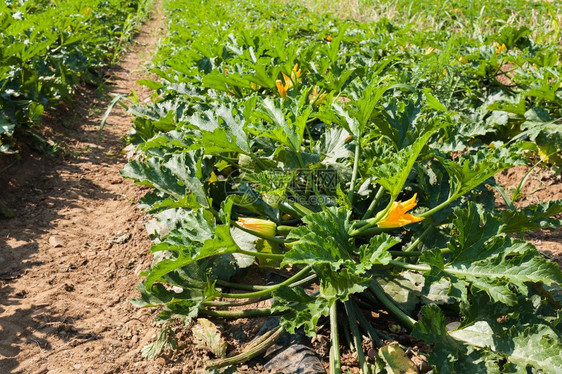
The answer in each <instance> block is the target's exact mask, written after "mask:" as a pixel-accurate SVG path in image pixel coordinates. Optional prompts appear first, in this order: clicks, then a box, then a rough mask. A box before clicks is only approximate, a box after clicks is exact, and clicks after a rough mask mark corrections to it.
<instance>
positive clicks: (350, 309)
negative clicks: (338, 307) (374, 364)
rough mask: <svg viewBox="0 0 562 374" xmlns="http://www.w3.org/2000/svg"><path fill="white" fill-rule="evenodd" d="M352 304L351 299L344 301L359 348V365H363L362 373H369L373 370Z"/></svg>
mask: <svg viewBox="0 0 562 374" xmlns="http://www.w3.org/2000/svg"><path fill="white" fill-rule="evenodd" d="M350 304H351V301H349V300H348V301H346V302H345V303H344V305H345V310H346V312H347V315H348V316H349V328H350V329H351V334H352V335H353V342H354V345H355V349H356V350H357V358H358V359H359V365H360V366H361V373H363V374H369V373H370V372H371V370H370V369H369V365H368V364H367V361H366V360H365V354H364V353H363V338H362V336H361V333H360V332H359V328H358V327H357V319H358V317H357V316H356V315H355V310H354V309H353V306H352V305H350Z"/></svg>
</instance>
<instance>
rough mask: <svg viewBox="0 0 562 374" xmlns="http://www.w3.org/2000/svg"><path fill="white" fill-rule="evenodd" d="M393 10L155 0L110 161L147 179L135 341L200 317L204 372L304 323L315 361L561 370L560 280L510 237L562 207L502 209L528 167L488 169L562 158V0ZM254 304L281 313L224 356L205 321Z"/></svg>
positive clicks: (545, 165) (164, 340)
mask: <svg viewBox="0 0 562 374" xmlns="http://www.w3.org/2000/svg"><path fill="white" fill-rule="evenodd" d="M311 3H314V2H311ZM335 3H336V4H340V5H343V4H344V3H348V4H351V3H353V4H355V5H356V6H358V7H359V8H358V9H359V10H360V11H359V14H363V15H365V14H367V10H369V9H370V10H373V9H375V10H376V9H379V10H381V9H383V6H384V4H378V3H368V2H361V3H354V2H344V1H339V2H335ZM309 4H310V3H309ZM315 4H316V6H317V7H319V8H321V7H322V4H323V2H321V1H320V2H316V3H315ZM318 4H320V5H318ZM392 4H393V7H392V10H393V13H392V14H390V13H387V14H386V16H385V14H384V13H382V12H379V13H377V12H374V14H378V18H377V17H373V19H371V21H373V22H365V23H361V22H358V21H356V20H352V19H347V20H342V19H339V18H336V17H333V16H330V15H325V14H323V13H321V12H311V11H308V10H307V9H306V8H304V7H303V6H301V5H295V4H294V3H282V4H280V3H274V4H265V3H264V2H258V1H254V0H244V1H231V0H223V1H220V2H216V1H194V0H168V1H165V3H164V6H165V9H166V12H167V17H168V36H167V38H166V40H165V41H164V42H163V45H161V46H160V49H159V52H158V54H157V56H156V58H155V59H154V61H153V62H154V65H155V67H154V68H153V70H152V71H153V72H154V73H155V74H156V75H157V76H158V79H157V80H146V81H143V82H142V84H144V85H146V86H147V87H149V88H151V89H153V90H154V94H153V100H152V102H151V103H150V104H138V103H137V104H135V105H132V106H131V107H130V112H131V113H133V114H134V116H135V120H134V126H133V130H132V132H131V134H130V139H129V140H130V142H132V143H133V144H135V145H136V146H137V148H136V149H137V156H136V158H135V159H134V160H133V161H131V162H130V163H129V164H128V165H127V166H126V167H125V169H124V170H123V171H122V174H123V175H124V176H125V177H127V178H131V179H134V180H135V181H137V182H138V183H140V184H143V185H146V186H149V187H151V188H152V189H151V192H149V193H148V194H146V196H144V197H143V198H142V200H141V206H142V208H144V209H146V210H147V211H148V212H149V214H150V215H151V217H152V220H151V222H150V224H149V225H148V229H149V231H150V234H151V235H153V239H154V243H155V244H154V246H153V247H152V252H153V253H154V261H153V264H152V266H151V267H150V268H149V269H147V270H146V271H145V272H144V273H143V276H144V281H143V282H142V284H141V285H140V286H139V290H140V293H141V297H139V298H138V299H136V300H134V304H135V305H137V306H139V307H157V308H159V310H160V314H159V315H158V323H159V324H161V326H162V331H161V333H160V335H159V337H158V340H157V341H156V342H155V343H154V344H152V345H150V346H148V347H146V348H145V350H144V354H145V356H148V357H153V356H156V355H158V354H159V353H160V352H161V351H163V350H166V349H173V348H174V347H175V345H176V343H177V339H176V337H175V336H174V331H177V329H176V327H175V326H176V323H177V320H180V321H182V322H184V323H185V325H190V324H191V323H192V322H193V321H197V319H198V318H199V317H202V318H204V321H205V323H204V324H201V322H200V323H199V325H197V326H199V327H198V328H199V329H203V330H204V331H206V334H207V335H205V333H203V335H205V336H207V338H206V339H203V341H204V342H205V344H207V349H208V351H209V352H210V353H209V354H210V355H211V356H214V357H215V358H214V359H213V360H210V361H207V362H206V363H205V365H206V367H207V368H208V369H213V370H220V368H223V367H228V366H232V365H237V364H240V363H242V362H245V361H247V360H249V359H251V358H253V357H255V356H258V355H259V354H261V353H263V352H264V351H265V350H266V349H267V348H268V347H270V346H271V345H272V344H273V343H274V342H275V341H276V340H277V339H278V338H279V337H280V336H282V335H283V334H285V333H295V331H303V332H304V333H305V334H306V335H308V336H310V337H314V336H315V335H316V334H320V333H326V334H329V335H330V351H329V370H330V372H331V373H339V372H341V361H342V356H343V355H344V354H346V355H347V354H349V353H350V352H351V354H352V355H353V357H355V360H356V369H357V370H360V371H361V372H362V373H370V372H384V371H386V372H389V373H398V372H407V373H411V372H416V370H418V369H419V368H417V367H416V366H415V365H414V364H413V362H412V361H411V360H410V358H409V357H411V356H412V354H414V353H415V354H416V355H418V354H420V355H425V356H427V358H428V363H429V366H430V367H433V368H434V372H439V373H499V372H505V373H528V372H536V373H541V372H542V373H560V372H562V357H561V356H560V352H561V349H562V343H561V340H560V337H561V332H562V330H561V326H562V325H561V324H560V317H561V314H560V302H561V298H560V296H561V293H560V285H561V282H562V274H561V272H560V269H559V268H558V266H557V264H555V263H553V262H551V261H550V260H548V259H546V258H545V257H544V256H543V255H541V254H540V253H539V252H538V251H537V249H536V248H535V247H534V246H533V245H532V244H530V243H528V242H526V241H525V233H526V232H528V231H532V230H538V229H543V230H545V229H550V230H556V229H558V228H559V227H560V225H561V223H562V220H561V219H560V217H561V213H562V201H560V200H558V201H545V202H541V203H539V204H537V205H529V206H527V207H525V208H521V209H518V208H517V207H516V204H515V202H516V200H517V198H518V197H519V190H520V188H521V186H522V185H523V184H524V183H525V180H522V181H521V184H520V185H519V188H518V189H515V190H513V191H511V190H505V189H503V188H502V187H501V186H500V185H498V184H497V183H496V182H495V179H494V175H496V174H497V173H499V172H500V171H502V170H505V169H509V168H512V167H514V166H518V165H527V166H528V170H529V173H531V172H532V171H533V170H535V169H536V168H542V169H549V170H551V172H552V173H558V172H559V171H560V167H562V163H561V162H560V161H561V159H560V155H561V153H562V124H561V122H560V118H561V114H562V89H561V87H562V86H561V84H562V75H561V73H562V70H561V61H560V56H561V54H560V52H561V47H560V44H559V38H560V34H559V23H558V22H559V21H560V15H559V13H557V12H558V11H559V8H557V7H556V5H555V3H554V2H553V3H550V2H518V3H517V6H518V7H519V8H518V9H516V10H514V11H512V12H508V11H507V10H506V8H505V6H507V4H508V2H498V4H497V6H496V5H494V6H493V7H492V8H490V7H488V6H485V5H484V4H485V3H484V2H477V1H470V2H469V1H461V2H456V1H453V2H444V3H442V4H441V3H433V2H427V1H421V2H410V1H400V2H395V3H392ZM486 4H487V3H486ZM509 4H512V3H511V2H509ZM313 5H314V4H313ZM377 7H378V8H377ZM341 9H346V8H345V7H343V6H342V8H341ZM361 9H363V10H362V11H361ZM381 14H382V15H383V16H385V17H381ZM340 15H341V14H340ZM344 16H353V14H348V15H344ZM390 16H392V17H393V18H392V20H391V19H390V18H388V17H390ZM268 271H273V272H274V273H275V274H277V279H278V280H277V281H275V282H272V281H271V279H267V276H264V274H266V273H267V272H268ZM264 301H267V303H266V304H267V305H269V306H268V307H256V306H255V305H257V303H261V304H260V305H263V302H264ZM264 317H269V318H278V319H279V323H278V324H277V327H275V328H273V329H271V330H269V331H267V332H265V333H264V334H262V335H260V336H259V337H257V338H256V339H255V340H254V341H252V343H250V344H248V345H247V346H245V347H242V349H240V350H239V351H236V352H227V351H226V348H225V346H224V344H223V343H221V337H220V334H219V333H218V332H217V331H215V330H216V327H214V325H213V322H209V320H211V321H219V320H222V319H246V318H261V319H262V320H263V318H264ZM201 326H203V327H201ZM209 326H211V327H209ZM213 331H214V333H213ZM200 335H201V334H200ZM209 335H211V336H210V337H209ZM397 336H406V337H408V339H401V340H400V344H389V343H390V342H392V341H396V340H397V338H396V337H397ZM405 342H409V343H405ZM369 347H371V349H369ZM373 347H374V348H376V349H375V352H376V354H372V351H373V349H372V348H373ZM367 350H369V352H370V353H369V354H368V353H367ZM426 370H427V368H426ZM352 371H355V369H354V370H352Z"/></svg>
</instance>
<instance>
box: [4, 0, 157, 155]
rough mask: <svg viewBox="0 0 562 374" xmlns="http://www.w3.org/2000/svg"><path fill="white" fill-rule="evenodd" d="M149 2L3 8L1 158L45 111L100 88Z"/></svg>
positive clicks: (11, 4)
mask: <svg viewBox="0 0 562 374" xmlns="http://www.w3.org/2000/svg"><path fill="white" fill-rule="evenodd" d="M150 3H151V1H147V0H130V1H120V0H93V1H81V0H71V1H69V0H27V1H23V0H22V1H10V0H8V1H3V2H2V3H0V46H1V48H0V156H2V154H6V153H13V152H16V151H17V150H18V147H14V142H15V141H16V140H14V134H15V136H16V139H17V138H18V134H19V137H23V136H26V135H27V136H28V137H30V136H31V137H35V139H36V140H39V141H42V139H41V138H40V137H39V136H38V135H37V134H36V133H35V132H34V131H33V126H34V125H38V124H39V123H40V120H41V117H42V114H43V112H44V110H45V109H47V108H49V107H50V106H53V105H54V104H58V103H59V102H60V101H61V100H65V99H66V100H69V99H71V98H72V94H73V93H74V90H75V88H76V86H77V85H78V84H87V83H93V84H99V83H100V82H101V81H102V78H103V76H100V68H101V67H104V66H107V65H108V64H110V63H113V62H115V60H116V58H117V57H118V56H119V52H120V51H121V47H122V45H123V43H124V42H126V41H127V40H128V39H129V37H130V36H131V34H132V32H133V29H134V26H135V24H137V23H138V22H139V21H141V20H142V18H143V17H144V15H145V12H146V10H147V7H148V6H149V5H150Z"/></svg>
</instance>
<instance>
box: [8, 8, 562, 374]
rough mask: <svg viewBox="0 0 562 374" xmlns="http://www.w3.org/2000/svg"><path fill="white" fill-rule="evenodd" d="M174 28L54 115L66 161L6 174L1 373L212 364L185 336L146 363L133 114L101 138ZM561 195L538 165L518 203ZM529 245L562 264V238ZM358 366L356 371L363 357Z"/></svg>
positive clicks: (237, 333)
mask: <svg viewBox="0 0 562 374" xmlns="http://www.w3.org/2000/svg"><path fill="white" fill-rule="evenodd" d="M162 30H163V16H162V12H161V10H160V8H159V7H158V6H157V7H156V9H155V11H154V14H153V16H152V18H151V19H150V20H148V22H147V23H146V24H145V25H144V26H143V27H142V28H141V30H140V31H139V34H138V36H137V37H136V39H135V43H134V44H133V46H132V47H131V48H130V51H129V52H128V53H127V54H126V55H124V56H123V60H122V62H121V63H120V64H119V65H118V66H116V67H114V68H113V69H112V70H111V71H109V72H108V77H109V80H108V84H107V86H106V87H105V89H106V92H103V90H100V89H99V88H98V89H96V88H91V87H90V88H86V87H82V88H80V89H78V92H77V95H76V99H75V101H74V102H73V103H70V104H66V105H61V106H60V107H58V108H56V109H55V110H53V111H51V112H50V113H49V114H48V115H47V116H46V119H45V122H46V125H47V126H45V128H44V130H40V131H43V132H42V135H43V136H44V137H46V138H49V139H53V140H54V141H55V142H56V143H57V144H58V145H59V147H60V148H62V149H63V150H64V154H65V155H66V156H65V157H64V158H60V157H58V156H57V157H47V156H38V155H36V154H35V153H33V152H26V154H25V155H24V156H23V157H22V158H21V159H19V160H18V161H16V162H15V163H13V164H9V165H8V168H5V167H4V166H1V167H0V191H1V195H0V198H1V199H2V200H3V202H4V204H6V205H7V206H8V208H10V209H11V210H12V211H13V212H14V214H15V217H14V218H12V219H8V220H3V221H1V222H0V374H3V373H37V374H39V373H52V374H55V373H149V374H150V373H171V374H172V373H192V372H193V371H194V370H195V369H196V368H197V367H201V364H202V363H203V362H204V361H205V360H206V359H209V358H210V357H209V356H208V355H207V354H206V353H205V352H204V351H203V350H201V349H198V348H197V347H195V346H194V345H193V344H192V343H191V335H190V333H189V332H188V331H187V330H185V329H180V328H178V332H180V331H179V330H182V332H180V333H179V337H180V342H179V344H180V348H181V349H180V350H179V351H178V352H176V353H173V354H171V355H170V356H166V357H163V358H159V359H156V360H145V359H143V358H142V357H141V355H140V350H141V348H142V347H143V346H145V345H146V344H148V343H151V342H153V341H154V340H155V337H156V333H157V331H158V328H157V327H156V326H155V325H154V321H155V311H152V310H144V309H137V308H135V307H133V306H132V305H131V304H130V302H129V299H131V298H133V297H135V296H137V293H136V291H135V288H136V285H137V283H138V282H139V277H138V275H139V273H140V272H141V271H142V270H143V269H145V268H146V267H148V266H149V264H150V261H151V255H150V253H149V247H150V240H149V238H148V237H147V235H146V231H145V228H144V224H145V219H146V218H145V215H144V213H143V212H140V211H139V210H138V209H137V207H136V202H137V201H138V198H139V197H140V196H142V195H143V194H144V190H143V188H142V187H139V186H136V185H134V184H132V183H131V182H130V181H123V179H122V178H121V176H120V175H119V169H121V168H122V167H123V166H124V164H125V163H126V157H125V155H124V153H123V148H124V142H123V137H124V136H125V135H126V133H127V131H128V130H129V129H130V126H131V118H130V116H129V115H128V114H127V113H126V112H125V111H124V110H123V109H122V108H121V107H118V106H116V107H115V109H114V110H113V112H112V113H111V115H110V117H109V118H108V120H107V125H106V128H105V129H104V131H103V133H102V137H101V140H100V141H99V142H98V141H97V137H98V130H99V124H100V122H101V119H102V117H103V113H104V111H105V109H106V108H107V106H108V105H109V102H110V101H111V95H112V94H128V93H130V92H131V90H134V91H135V92H136V93H137V95H138V96H139V98H140V99H141V101H142V100H146V99H147V98H148V96H149V95H150V93H149V92H148V91H147V90H146V89H144V88H143V87H139V86H138V85H137V84H136V81H137V80H138V79H141V78H146V77H147V76H148V73H147V72H146V69H145V65H144V63H145V62H146V61H148V60H150V57H151V55H152V54H153V52H154V50H155V47H156V44H157V40H158V38H159V37H160V36H161V35H162ZM38 131H39V130H38ZM527 170H528V169H526V168H515V169H510V170H508V171H505V172H504V173H502V174H500V175H499V176H498V180H499V182H500V184H502V185H504V186H506V188H507V189H508V190H509V189H513V188H515V187H516V186H517V184H518V183H519V181H520V180H521V179H522V178H523V177H524V175H525V173H526V172H527ZM561 198H562V181H561V180H560V177H556V176H554V175H552V173H551V172H548V171H545V170H540V169H536V171H534V172H533V173H532V174H531V177H530V178H529V180H528V182H527V184H525V187H524V188H523V198H522V199H520V200H519V201H517V203H516V205H517V206H518V207H523V206H526V205H529V204H534V203H536V202H540V201H546V200H555V199H561ZM527 238H528V239H529V240H530V241H531V242H533V243H534V244H535V245H536V246H537V247H538V248H539V250H541V251H542V252H543V253H544V254H545V255H547V256H548V257H550V258H552V259H553V260H554V261H557V262H558V263H559V264H562V231H561V230H558V231H556V232H546V231H538V232H534V233H530V234H529V235H528V236H527ZM219 327H220V328H221V330H223V331H224V332H225V333H226V335H227V336H230V337H236V339H234V340H233V339H229V342H228V343H229V346H230V347H229V350H231V349H233V348H236V346H237V345H239V344H240V343H244V342H246V341H248V340H251V339H252V338H253V336H254V334H255V332H256V330H257V328H258V327H259V326H257V325H252V324H251V323H250V322H248V321H245V320H239V321H237V323H230V324H228V323H221V324H220V325H219ZM320 337H324V340H323V343H322V342H320V340H322V339H320V338H318V339H317V341H315V348H316V349H317V351H318V352H319V353H322V351H326V352H324V353H325V356H327V348H326V339H327V338H326V337H325V336H320ZM321 343H322V344H321ZM348 361H349V365H352V364H355V359H354V358H353V357H351V358H349V360H348ZM420 365H421V364H420ZM256 370H257V369H256V367H248V366H246V367H243V368H240V372H256ZM257 371H258V372H259V370H257Z"/></svg>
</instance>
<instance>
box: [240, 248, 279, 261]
mask: <svg viewBox="0 0 562 374" xmlns="http://www.w3.org/2000/svg"><path fill="white" fill-rule="evenodd" d="M237 253H241V254H243V255H248V256H254V257H260V258H266V259H271V260H283V258H284V257H285V255H282V254H277V253H264V252H257V251H247V250H245V249H241V248H240V249H238V252H237Z"/></svg>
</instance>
